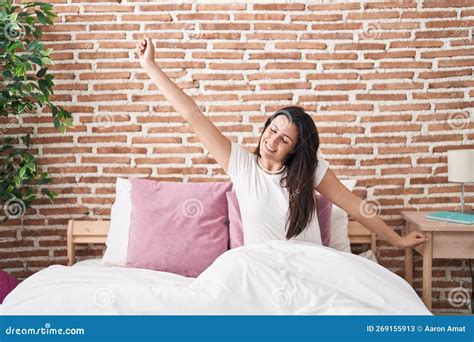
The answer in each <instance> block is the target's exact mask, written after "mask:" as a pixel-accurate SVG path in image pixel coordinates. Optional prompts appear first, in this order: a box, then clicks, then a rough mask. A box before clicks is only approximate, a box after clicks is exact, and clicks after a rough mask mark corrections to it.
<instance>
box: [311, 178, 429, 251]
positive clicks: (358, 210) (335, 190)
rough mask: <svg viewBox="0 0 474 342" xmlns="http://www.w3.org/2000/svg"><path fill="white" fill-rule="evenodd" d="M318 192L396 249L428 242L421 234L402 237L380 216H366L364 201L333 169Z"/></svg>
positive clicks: (320, 184)
mask: <svg viewBox="0 0 474 342" xmlns="http://www.w3.org/2000/svg"><path fill="white" fill-rule="evenodd" d="M316 190H317V191H318V192H319V193H320V194H321V195H323V196H324V197H326V198H327V199H328V200H329V201H330V202H332V203H334V204H335V205H337V206H338V207H340V208H342V209H343V210H344V211H345V212H347V213H348V214H349V215H350V216H351V217H353V218H354V219H355V220H357V221H358V222H360V223H361V224H362V225H364V226H365V227H367V228H368V229H369V230H371V231H372V232H374V233H375V234H377V235H378V236H379V237H380V238H381V239H382V240H385V241H387V242H388V243H390V244H391V245H393V246H395V247H398V248H405V247H413V246H417V245H420V244H422V243H423V242H425V241H426V236H425V235H423V234H422V233H420V232H411V233H409V234H408V235H405V236H403V237H401V236H400V235H398V234H397V233H396V232H394V231H393V230H392V229H391V228H390V227H389V226H387V224H386V223H385V222H384V221H383V220H382V219H381V218H380V217H379V216H377V215H367V214H364V211H365V210H364V208H363V205H364V203H363V201H362V199H361V198H359V197H357V196H356V195H354V194H353V193H352V192H351V191H349V189H347V188H346V187H345V186H344V184H342V183H341V181H340V180H339V179H338V178H337V177H336V175H335V174H334V173H333V172H332V171H331V169H328V170H327V171H326V174H325V175H324V177H323V179H322V180H321V182H320V183H319V185H318V186H317V187H316Z"/></svg>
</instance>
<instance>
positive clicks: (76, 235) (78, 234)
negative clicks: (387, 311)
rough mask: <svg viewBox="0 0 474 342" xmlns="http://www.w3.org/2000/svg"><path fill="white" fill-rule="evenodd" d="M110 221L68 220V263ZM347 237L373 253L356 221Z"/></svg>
mask: <svg viewBox="0 0 474 342" xmlns="http://www.w3.org/2000/svg"><path fill="white" fill-rule="evenodd" d="M109 224H110V221H96V220H69V224H68V228H67V257H68V265H72V264H74V263H75V262H76V253H75V252H76V245H78V244H88V243H99V244H105V241H106V240H107V232H108V231H109ZM349 239H350V241H351V244H361V243H369V244H370V248H371V249H372V252H373V253H374V254H375V249H376V238H375V234H374V233H372V232H371V231H370V230H368V229H367V228H365V227H364V226H363V225H362V224H360V223H359V222H357V221H349Z"/></svg>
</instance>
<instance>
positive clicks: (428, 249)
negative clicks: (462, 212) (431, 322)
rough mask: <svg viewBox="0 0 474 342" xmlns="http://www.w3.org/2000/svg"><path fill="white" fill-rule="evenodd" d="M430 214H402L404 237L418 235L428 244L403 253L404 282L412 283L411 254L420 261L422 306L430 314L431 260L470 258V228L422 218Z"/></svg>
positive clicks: (473, 237)
mask: <svg viewBox="0 0 474 342" xmlns="http://www.w3.org/2000/svg"><path fill="white" fill-rule="evenodd" d="M436 211H441V210H432V211H402V216H403V217H404V219H405V223H406V224H405V229H404V235H406V234H408V233H409V232H411V231H413V230H418V231H422V232H423V234H425V235H426V237H427V238H428V241H426V242H425V243H423V244H422V245H421V246H418V247H415V248H406V249H405V279H406V281H407V282H409V283H410V284H412V283H413V250H415V251H417V252H418V253H419V254H421V256H422V258H423V302H424V303H425V305H426V307H427V308H428V309H430V310H431V271H432V268H431V267H432V262H433V259H470V258H474V226H473V225H466V224H459V223H453V222H445V221H435V220H430V219H427V218H425V215H427V214H428V213H430V212H436Z"/></svg>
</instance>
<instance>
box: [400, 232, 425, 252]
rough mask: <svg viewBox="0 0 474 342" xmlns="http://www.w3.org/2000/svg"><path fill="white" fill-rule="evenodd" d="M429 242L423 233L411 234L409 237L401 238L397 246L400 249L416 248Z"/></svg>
mask: <svg viewBox="0 0 474 342" xmlns="http://www.w3.org/2000/svg"><path fill="white" fill-rule="evenodd" d="M426 241H428V238H427V237H426V236H425V235H424V234H423V233H421V232H416V231H413V232H410V233H408V234H407V235H404V236H402V237H401V240H400V243H399V244H397V247H398V248H407V247H416V246H418V245H421V244H422V243H424V242H426Z"/></svg>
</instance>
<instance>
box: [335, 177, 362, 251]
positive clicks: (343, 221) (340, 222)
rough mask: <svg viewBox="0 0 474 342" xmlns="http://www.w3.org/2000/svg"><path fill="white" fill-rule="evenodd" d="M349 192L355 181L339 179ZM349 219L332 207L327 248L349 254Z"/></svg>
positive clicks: (338, 209)
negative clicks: (329, 237)
mask: <svg viewBox="0 0 474 342" xmlns="http://www.w3.org/2000/svg"><path fill="white" fill-rule="evenodd" d="M341 183H342V184H344V186H345V187H346V188H348V189H349V191H352V190H354V187H355V184H356V183H357V180H355V179H341ZM348 225H349V217H348V215H347V213H346V212H345V211H344V210H343V209H341V208H340V207H338V206H337V205H335V204H334V203H333V205H332V212H331V239H330V240H329V247H331V248H334V249H337V250H339V251H342V252H347V253H351V243H350V240H349V230H348Z"/></svg>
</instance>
